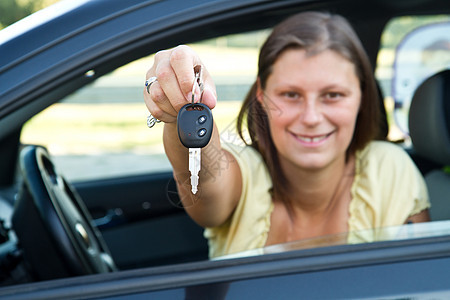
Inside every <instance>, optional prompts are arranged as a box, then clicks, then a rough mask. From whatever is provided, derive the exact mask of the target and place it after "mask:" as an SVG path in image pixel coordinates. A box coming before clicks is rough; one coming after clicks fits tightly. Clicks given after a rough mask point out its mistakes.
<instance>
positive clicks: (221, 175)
mask: <svg viewBox="0 0 450 300" xmlns="http://www.w3.org/2000/svg"><path fill="white" fill-rule="evenodd" d="M199 64H201V61H200V59H199V58H198V56H197V55H196V54H195V53H194V52H193V51H192V50H191V49H190V48H188V47H186V46H179V47H177V48H174V49H172V50H168V51H162V52H158V53H157V55H156V56H155V63H154V65H153V66H152V67H151V68H150V70H149V71H148V72H147V78H149V77H151V76H156V77H157V78H158V81H157V82H155V83H154V84H152V86H151V87H150V93H147V90H146V89H144V99H145V103H146V105H147V108H148V109H149V111H150V112H151V113H152V115H153V116H154V117H155V118H158V119H159V120H161V121H163V122H164V123H165V124H164V136H163V141H164V149H165V152H166V155H167V157H168V158H169V161H170V162H171V164H172V167H173V172H174V177H175V181H176V183H177V187H178V193H179V196H180V199H181V201H182V202H183V205H184V207H185V209H186V211H187V212H188V213H189V215H190V216H191V217H192V218H193V219H194V220H195V221H196V222H197V223H198V224H199V225H201V226H204V227H212V226H218V225H221V224H222V223H224V222H225V221H226V219H227V218H228V217H229V216H230V215H231V214H232V212H233V211H234V209H235V207H236V205H237V202H238V200H239V197H240V194H241V189H242V186H241V185H242V181H241V173H240V169H239V166H238V165H237V162H236V161H235V160H234V159H233V158H232V157H231V154H229V153H228V152H226V151H224V150H222V148H221V145H220V138H219V133H218V130H217V127H216V126H215V125H214V130H213V135H212V137H211V140H210V142H209V144H208V145H207V146H206V147H204V148H203V149H202V158H201V161H202V166H201V170H200V173H199V176H200V180H199V186H198V188H199V191H198V192H197V194H195V195H193V194H192V193H191V187H190V181H189V176H190V174H189V170H188V149H186V148H185V147H184V146H183V145H182V144H181V142H180V140H179V138H178V133H177V128H176V117H177V114H178V111H179V110H180V108H181V107H182V106H183V105H184V104H186V103H188V101H191V100H190V99H191V91H192V85H193V83H194V66H196V65H199ZM203 81H204V84H205V91H204V94H203V98H202V101H203V103H204V104H206V105H208V107H210V108H211V109H212V108H214V107H215V104H216V93H215V87H214V83H213V81H212V79H211V77H210V76H209V73H208V72H207V70H206V69H205V68H204V66H203ZM197 92H198V93H199V91H197ZM195 98H196V99H198V98H199V94H198V95H196V96H195Z"/></svg>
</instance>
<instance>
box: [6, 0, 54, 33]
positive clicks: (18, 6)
mask: <svg viewBox="0 0 450 300" xmlns="http://www.w3.org/2000/svg"><path fill="white" fill-rule="evenodd" d="M58 1H59V0H0V29H3V28H5V27H7V26H9V25H11V24H13V23H15V22H17V21H19V20H20V19H22V18H25V17H26V16H28V15H30V14H32V13H34V12H36V11H38V10H40V9H42V8H44V7H46V6H49V5H51V4H53V3H56V2H58Z"/></svg>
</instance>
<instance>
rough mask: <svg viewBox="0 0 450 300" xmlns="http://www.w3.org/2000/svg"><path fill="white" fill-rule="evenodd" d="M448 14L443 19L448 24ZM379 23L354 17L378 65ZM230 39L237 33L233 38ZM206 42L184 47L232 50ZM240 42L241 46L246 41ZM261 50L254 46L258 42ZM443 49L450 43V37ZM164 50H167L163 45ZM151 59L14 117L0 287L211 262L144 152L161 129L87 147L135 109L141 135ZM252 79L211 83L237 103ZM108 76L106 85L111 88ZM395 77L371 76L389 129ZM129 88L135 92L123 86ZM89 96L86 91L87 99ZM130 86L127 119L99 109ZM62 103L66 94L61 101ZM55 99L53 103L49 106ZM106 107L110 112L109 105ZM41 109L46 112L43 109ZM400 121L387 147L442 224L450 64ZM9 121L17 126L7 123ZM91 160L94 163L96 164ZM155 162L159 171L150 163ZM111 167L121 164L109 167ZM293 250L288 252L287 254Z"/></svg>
mask: <svg viewBox="0 0 450 300" xmlns="http://www.w3.org/2000/svg"><path fill="white" fill-rule="evenodd" d="M313 8H314V7H313ZM303 9H304V8H303ZM297 10H300V9H297ZM345 11H346V10H343V12H345ZM286 14H287V13H286V12H284V11H283V12H280V13H279V15H276V17H275V18H274V20H273V21H272V23H276V21H278V19H280V18H281V16H284V15H286ZM446 17H447V18H448V20H450V15H446ZM375 20H376V18H374V19H373V20H372V22H368V23H367V24H364V22H362V21H361V20H358V21H359V23H358V25H360V27H358V28H359V29H358V33H359V34H360V36H361V39H362V40H363V43H364V44H365V46H366V48H367V51H368V54H369V56H370V58H371V60H372V62H373V63H374V65H375V67H376V65H377V63H378V62H377V57H378V59H380V58H379V55H380V54H379V53H378V52H379V51H380V53H381V49H380V47H381V46H380V45H381V42H379V41H378V40H376V41H374V40H373V39H372V38H373V34H372V35H370V34H367V35H365V33H367V32H371V28H370V27H371V26H373V25H374V24H375V25H376V26H374V27H373V28H372V29H373V32H375V33H374V34H375V35H377V34H378V35H377V36H378V37H380V38H381V34H382V28H384V26H385V25H386V24H387V23H388V21H389V20H387V19H386V20H385V19H382V20H381V19H380V20H376V21H375ZM231 23H232V24H234V23H233V22H231ZM430 23H431V22H430ZM234 26H236V25H235V24H234ZM268 26H269V25H268ZM270 26H272V24H270ZM247 27H248V28H245V31H246V33H252V34H255V33H257V36H258V37H259V36H262V37H264V35H265V34H267V30H268V29H267V28H264V29H263V30H262V31H254V30H256V29H258V30H259V29H261V28H258V26H257V25H247ZM259 27H261V26H259ZM264 27H265V26H264ZM375 27H377V28H375ZM378 27H379V28H378ZM235 31H236V33H238V32H239V31H238V30H237V29H235ZM218 32H221V30H218ZM205 35H206V36H205V39H204V40H201V41H198V39H196V38H194V37H189V38H186V39H187V42H191V41H192V43H193V44H194V42H197V43H198V45H199V46H198V47H199V48H198V49H200V51H201V49H203V47H205V49H206V51H208V50H210V48H207V47H209V46H210V44H211V43H217V44H220V43H223V41H224V40H226V41H228V43H231V42H230V40H231V39H230V40H227V39H225V38H224V36H219V37H218V38H217V39H213V37H215V32H214V28H211V30H210V31H208V33H207V34H205ZM174 36H176V35H174ZM206 37H208V39H206ZM238 38H240V39H242V37H238ZM243 39H247V41H248V40H249V38H248V37H247V38H246V36H245V35H243ZM180 40H183V39H180ZM183 41H184V40H183ZM260 41H261V39H260V38H258V41H257V42H256V43H257V44H258V43H260ZM447 42H448V43H450V36H449V38H448V40H447ZM161 45H164V46H166V45H171V44H169V43H167V42H166V43H163V42H161ZM258 45H259V44H258ZM155 47H156V46H155ZM194 47H195V46H194ZM239 47H241V46H239ZM239 47H236V48H239ZM164 48H166V47H164ZM230 48H232V47H230ZM255 49H256V50H255ZM153 50H155V49H152V53H144V51H140V52H139V53H133V55H134V56H135V57H132V58H130V59H129V60H130V61H125V59H123V58H120V57H115V58H112V59H111V61H114V62H113V63H112V65H117V66H118V67H117V68H116V67H114V68H112V69H108V70H102V68H101V67H99V68H97V69H96V72H97V73H96V72H94V71H93V70H86V72H83V73H82V74H81V75H80V74H78V75H77V78H75V79H74V80H73V81H74V83H73V85H71V86H69V87H63V88H62V90H55V91H54V92H52V93H51V96H49V97H48V98H45V97H43V100H41V101H40V102H39V103H38V104H36V107H39V108H36V107H33V108H32V109H29V110H25V109H24V110H23V112H22V113H21V114H22V115H21V117H23V118H24V119H26V120H27V122H26V123H24V124H19V125H17V124H16V126H15V127H14V128H13V129H8V130H9V133H8V134H7V135H5V136H4V137H3V138H2V139H1V141H0V157H2V159H1V160H0V170H2V171H1V172H0V287H2V286H9V285H15V284H20V283H28V282H35V281H44V280H51V279H57V278H65V277H71V276H80V275H88V274H97V273H103V272H112V271H118V270H132V269H136V268H147V267H159V266H167V265H174V264H184V263H193V262H199V261H204V260H208V244H207V241H206V239H205V238H204V237H203V229H202V228H201V227H200V226H198V225H197V224H196V223H194V222H193V221H192V220H191V219H190V218H189V217H188V216H187V214H186V213H185V211H184V210H183V207H182V205H181V204H180V201H179V199H178V196H177V191H176V186H175V182H174V180H173V176H172V172H171V170H170V166H169V165H168V164H167V161H166V160H164V157H163V156H164V155H163V151H162V150H161V149H162V148H161V145H160V143H159V144H158V145H157V142H155V144H151V146H149V140H151V141H152V143H153V140H155V141H157V140H158V141H160V138H161V132H162V131H161V129H162V125H158V124H157V125H156V126H155V128H156V129H151V130H153V131H149V129H147V128H144V129H145V132H144V133H143V135H139V136H138V139H140V140H141V141H144V142H142V143H140V144H139V145H132V146H130V145H128V144H126V143H128V141H127V140H125V138H124V137H127V136H129V133H127V132H126V131H124V132H122V133H117V135H114V136H112V137H111V138H110V141H113V143H114V141H117V140H119V139H122V138H123V139H124V140H125V142H124V145H125V144H126V146H124V148H123V149H126V150H123V152H120V151H121V150H117V149H112V150H111V149H110V150H111V151H110V152H108V153H107V154H108V157H107V158H105V157H106V155H104V154H105V152H102V151H104V150H101V149H100V148H98V149H97V148H92V149H91V148H89V145H90V144H93V143H94V142H93V141H94V140H95V142H98V141H100V140H102V139H103V138H105V140H106V139H107V135H108V134H110V132H108V131H104V132H103V131H99V132H96V128H101V127H102V126H104V127H108V126H110V127H111V128H118V131H119V130H121V129H120V128H122V126H124V125H123V124H122V123H124V121H123V120H121V119H119V118H117V120H116V119H115V118H116V114H117V113H119V114H120V113H123V114H125V112H126V113H128V112H131V110H136V111H137V113H135V112H134V111H133V114H132V115H131V118H132V119H133V120H134V121H133V122H134V123H133V124H132V126H137V127H139V128H140V127H145V118H146V108H145V106H144V105H143V103H142V102H143V101H142V102H139V101H141V97H142V94H141V93H142V90H143V80H140V79H137V80H136V78H135V77H133V75H130V74H129V73H128V72H131V71H130V70H136V69H138V71H137V73H138V74H141V76H144V75H145V71H146V70H145V69H140V68H137V67H136V66H138V65H139V67H140V66H141V65H142V64H143V65H147V66H149V65H150V64H151V62H152V59H153V56H152V55H153V52H154V51H153ZM238 50H240V51H242V52H239V53H240V54H239V55H244V54H242V53H244V52H245V51H247V52H245V53H248V55H249V56H251V55H255V54H256V53H257V48H255V47H254V48H252V49H247V48H245V47H241V48H239V49H238ZM236 51H237V50H236ZM448 51H450V47H449V49H448ZM224 53H225V54H222V57H225V56H228V55H231V54H229V53H228V52H224ZM144 54H145V55H144ZM245 55H246V54H245ZM389 55H394V56H395V51H394V52H393V54H392V53H391V52H389ZM243 57H244V56H243ZM245 57H246V56H245ZM220 59H221V57H217V56H216V57H212V58H211V61H214V60H215V61H218V60H220ZM224 61H225V62H224V64H227V62H226V60H225V58H224ZM125 65H127V67H125V69H124V74H125V75H124V76H125V77H118V78H115V77H114V76H115V75H117V74H118V73H120V72H121V71H120V69H121V68H122V67H123V66H125ZM251 71H252V70H251ZM251 71H249V72H250V73H249V74H250V75H249V74H247V73H245V72H247V71H241V70H240V71H239V72H241V73H240V74H235V73H233V74H232V75H231V76H228V77H226V78H225V76H224V78H222V77H221V76H222V74H219V75H218V76H217V78H218V82H219V84H218V93H219V96H220V95H222V94H221V93H223V95H227V94H226V93H231V92H236V91H235V90H234V89H233V90H232V91H231V92H230V90H227V89H230V86H233V85H234V86H237V87H238V88H240V90H239V91H237V92H236V94H233V96H230V98H233V100H238V99H235V98H239V97H242V96H243V94H245V92H246V88H248V86H249V85H250V83H251V80H252V79H253V77H252V73H251ZM253 71H254V70H253ZM377 71H378V70H377ZM388 73H389V72H388ZM93 74H95V75H93ZM377 74H382V72H381V71H380V72H378V73H377ZM103 75H105V76H103ZM108 76H110V77H111V79H108V78H109V77H108ZM127 76H130V77H127ZM230 77H231V78H232V79H233V80H232V81H230ZM381 77H383V76H381ZM391 77H392V76H391ZM391 77H389V76H387V77H386V78H387V79H386V78H382V79H380V75H377V79H378V81H379V85H380V93H382V94H383V96H384V97H383V98H384V99H386V100H385V103H384V107H386V111H387V112H386V124H387V123H389V126H391V127H392V126H394V125H393V123H394V122H395V121H393V120H392V117H391V114H392V113H393V111H394V110H396V109H399V110H400V109H401V107H400V106H399V104H398V103H397V102H396V100H395V99H394V100H392V95H387V94H386V93H389V89H390V84H391V82H390V80H391ZM105 78H106V79H105ZM108 80H111V82H112V83H111V85H113V84H114V85H116V86H115V87H114V88H111V86H110V85H109V84H110V83H108ZM139 80H140V81H139ZM136 81H138V82H137V83H136ZM127 82H132V83H131V84H130V85H129V86H127V85H126V84H127ZM141 83H142V84H141ZM85 85H86V87H87V89H85V88H84V87H83V89H80V90H79V91H77V89H78V87H81V86H85ZM90 88H92V90H89V89H90ZM64 89H65V90H64ZM127 89H129V90H130V92H129V94H127V95H126V96H125V97H130V99H131V98H132V100H133V101H134V102H132V101H131V100H130V103H128V102H127V110H123V109H124V108H123V107H124V106H119V105H117V107H116V106H115V105H114V104H111V103H112V102H113V100H111V102H108V99H107V100H105V98H108V97H110V98H113V97H116V96H117V97H119V98H120V97H123V96H122V94H120V91H123V90H127ZM68 91H70V92H68ZM101 93H107V94H101ZM108 93H109V94H108ZM49 94H50V93H49ZM59 94H62V95H65V94H68V96H67V97H65V96H64V97H59V96H58V95H59ZM92 97H94V98H92ZM95 97H97V98H95ZM224 97H226V96H224ZM53 99H57V100H58V101H57V102H55V101H53ZM92 99H95V101H97V100H98V103H97V104H98V106H97V107H94V106H93V105H91V104H92V103H90V102H91V101H92ZM83 101H85V102H84V103H83ZM102 101H104V102H102ZM227 101H228V100H227ZM227 101H225V103H224V109H223V110H224V111H226V113H227V114H228V115H229V117H230V116H231V117H230V118H228V119H223V120H222V119H220V117H218V119H219V120H222V121H221V122H222V124H221V126H223V128H228V126H230V125H229V124H230V122H232V121H233V120H234V117H233V113H235V112H236V108H237V107H239V104H240V102H239V101H234V102H233V101H231V100H230V101H228V102H227ZM53 102H55V103H53ZM392 102H393V103H394V104H392ZM105 103H106V104H105ZM390 103H391V104H392V107H390ZM85 104H87V105H86V107H87V108H88V111H86V112H83V113H85V115H82V117H78V118H77V120H76V121H77V122H78V123H70V122H71V121H70V120H71V118H74V119H75V117H74V116H73V115H72V116H71V114H70V113H67V111H65V110H64V109H66V108H68V109H69V110H71V111H72V110H73V111H76V112H78V109H81V107H82V106H83V105H85ZM119 104H120V103H119ZM64 105H66V106H64ZM107 105H109V106H110V107H109V108H107ZM228 105H229V106H228ZM47 107H49V108H48V109H44V108H47ZM225 108H226V109H229V110H226V109H225ZM128 110H129V111H128ZM34 111H42V114H41V112H39V113H38V114H36V117H34V114H35V113H34ZM52 111H56V112H59V113H60V112H62V111H64V112H66V113H67V114H65V115H63V116H62V117H61V119H60V122H61V123H64V122H67V124H70V127H72V129H74V130H79V131H80V132H81V134H80V136H83V135H84V136H83V137H82V138H80V140H83V138H86V140H87V142H86V145H76V143H77V141H78V138H79V137H78V136H76V134H75V133H73V132H74V131H69V132H66V131H64V130H66V127H69V125H67V126H66V127H64V126H62V127H61V128H60V130H59V131H58V128H57V127H58V126H57V125H56V126H55V125H54V124H53V125H47V124H46V123H45V122H48V120H50V119H51V118H52V117H53V116H52V115H51V114H52ZM43 113H45V115H43ZM80 114H81V110H80ZM90 114H92V115H95V118H97V117H98V116H99V115H104V118H105V119H106V121H105V123H102V124H99V123H96V122H99V121H98V119H95V118H94V117H93V119H92V120H94V121H93V122H92V123H93V124H94V125H95V126H92V127H87V128H83V125H82V124H83V123H82V122H81V121H86V120H89V116H90ZM39 115H41V116H39ZM406 115H407V118H408V127H409V128H408V132H406V133H405V132H404V131H401V134H400V135H399V137H400V138H398V139H397V138H392V140H393V141H394V140H395V142H397V143H401V145H402V146H403V147H405V149H406V150H407V152H408V153H409V154H410V156H411V158H412V159H413V160H414V162H415V163H416V165H417V166H418V168H419V170H420V171H421V172H422V174H423V175H424V177H425V180H426V183H427V186H428V188H429V194H430V200H431V203H432V207H431V210H430V214H431V218H432V221H433V222H438V221H444V222H445V221H448V220H450V205H449V199H448V195H450V169H448V167H447V166H450V64H449V65H442V66H441V67H440V70H439V71H437V72H435V73H434V74H432V75H431V76H428V78H427V79H426V80H425V81H423V82H422V83H420V84H419V85H418V87H417V89H415V92H414V94H413V97H412V100H411V105H410V108H409V110H408V111H407V113H406ZM15 116H16V115H15ZM38 118H40V120H38ZM55 118H56V117H55ZM215 118H216V116H215ZM137 119H139V120H137ZM10 122H11V124H14V121H10ZM39 122H41V123H39ZM86 122H87V121H86ZM101 122H103V121H101ZM114 122H117V123H114ZM19 123H20V122H19ZM39 124H44V125H39ZM105 124H106V125H105ZM39 126H48V127H49V129H48V130H49V132H50V134H47V135H42V136H40V135H39V134H38V133H35V132H33V131H32V130H33V127H36V128H43V127H39ZM51 126H53V127H51ZM114 126H116V127H114ZM158 126H159V127H158ZM55 127H56V128H55ZM46 128H47V127H46ZM132 128H134V127H132ZM82 130H83V131H82ZM139 130H140V129H139ZM28 132H30V133H28ZM139 133H140V131H139ZM119 134H120V135H121V136H119ZM52 135H54V138H52ZM59 135H61V136H62V137H64V136H65V137H67V141H68V143H69V142H70V143H71V144H70V145H72V146H73V147H74V149H75V148H76V146H78V148H76V150H74V152H70V153H69V152H67V153H69V154H67V153H66V152H64V151H66V150H65V149H64V148H63V147H64V146H60V145H59V144H58V143H54V142H53V141H54V140H58V139H61V138H60V137H59ZM87 135H92V138H91V140H88V139H87V138H88V137H87ZM35 138H36V139H35ZM399 140H400V141H399ZM110 141H108V142H105V145H106V146H105V148H107V147H109V148H112V147H113V146H112V144H111V143H110ZM409 141H410V144H409V143H408V142H409ZM148 148H152V149H153V148H154V149H156V150H155V153H152V154H151V155H152V156H149V152H147V151H148ZM86 149H89V152H83V151H84V150H86ZM99 149H100V150H99ZM102 149H103V148H102ZM92 157H94V158H95V160H92ZM155 157H157V158H158V159H160V161H161V162H160V161H158V163H156V162H154V161H151V159H155ZM136 158H139V159H136ZM77 159H78V160H77ZM149 159H150V160H149ZM117 163H121V164H120V165H118V167H115V166H116V164H117ZM94 166H98V170H99V171H98V174H99V175H95V176H93V174H94V173H95V172H97V170H94ZM111 166H113V167H114V168H113V167H111ZM91 167H92V172H90V168H91ZM108 167H110V169H108ZM149 167H154V168H153V169H150V168H149ZM87 168H89V169H87ZM80 169H81V171H80ZM103 169H104V170H103ZM77 172H78V173H80V172H81V173H91V174H87V175H90V176H92V177H89V176H88V177H82V176H81V177H77V176H78V175H79V174H77ZM72 174H73V175H72ZM327 245H328V246H329V245H333V243H328V244H327V243H324V244H323V245H321V246H327ZM288 248H289V247H288ZM290 250H293V249H292V248H289V251H290Z"/></svg>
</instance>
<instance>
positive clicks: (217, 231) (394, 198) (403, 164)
mask: <svg viewBox="0 0 450 300" xmlns="http://www.w3.org/2000/svg"><path fill="white" fill-rule="evenodd" d="M222 146H223V148H224V149H226V150H227V151H228V152H230V153H231V154H232V155H233V156H234V158H235V159H236V160H237V162H238V164H239V167H240V169H241V172H242V180H243V185H242V194H241V198H240V200H239V203H238V206H237V207H236V210H235V212H234V213H233V215H232V216H231V217H230V218H229V219H228V221H227V222H225V223H224V224H222V225H221V226H218V227H214V228H207V229H206V230H205V237H206V238H207V239H208V242H209V256H210V258H213V257H218V256H222V255H227V254H232V253H236V252H241V251H245V250H250V249H256V248H261V247H264V245H265V244H266V240H267V234H268V232H269V229H270V215H271V213H272V210H273V203H272V198H271V195H270V193H269V190H270V188H271V187H272V181H271V178H270V175H269V173H268V170H267V167H266V165H265V163H264V161H263V159H262V157H261V155H260V154H259V153H258V152H257V151H256V150H254V149H253V148H251V147H248V146H245V147H242V146H237V145H234V144H226V143H223V144H222ZM355 169H356V170H355V178H354V181H353V184H352V189H351V193H352V200H351V202H350V218H349V220H348V227H349V235H348V242H349V243H357V242H371V241H374V240H376V239H377V238H378V237H377V236H376V232H374V231H367V230H366V231H364V229H370V228H381V227H386V226H396V225H401V224H404V223H405V221H406V220H407V218H408V217H409V216H411V215H414V214H417V213H419V212H421V211H422V210H424V209H426V208H428V207H429V206H430V203H429V200H428V191H427V187H426V185H425V182H424V180H423V177H422V175H421V174H420V172H419V170H418V169H417V167H416V166H415V164H414V163H413V161H412V160H411V159H410V157H409V156H408V154H406V153H405V152H404V151H403V149H401V148H400V147H398V146H396V145H394V144H391V143H388V142H381V141H374V142H371V143H370V144H369V145H368V146H367V147H366V148H365V149H363V150H361V151H358V152H357V153H356V163H355Z"/></svg>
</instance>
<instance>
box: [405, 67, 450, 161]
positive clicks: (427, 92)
mask: <svg viewBox="0 0 450 300" xmlns="http://www.w3.org/2000/svg"><path fill="white" fill-rule="evenodd" d="M409 133H410V136H411V140H412V143H413V146H414V150H415V151H416V153H417V154H419V155H421V156H423V157H425V158H428V159H429V160H431V161H433V162H436V163H438V164H442V165H450V70H445V71H442V72H439V73H437V74H435V75H433V76H431V77H430V78H428V79H427V80H425V81H424V82H423V83H422V84H421V85H420V86H419V87H418V88H417V90H416V91H415V93H414V97H413V99H412V101H411V107H410V110H409Z"/></svg>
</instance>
